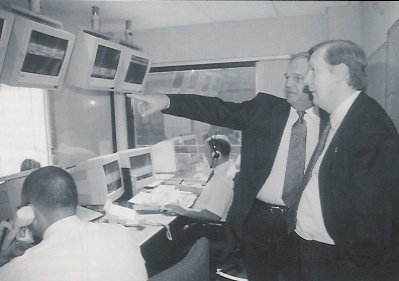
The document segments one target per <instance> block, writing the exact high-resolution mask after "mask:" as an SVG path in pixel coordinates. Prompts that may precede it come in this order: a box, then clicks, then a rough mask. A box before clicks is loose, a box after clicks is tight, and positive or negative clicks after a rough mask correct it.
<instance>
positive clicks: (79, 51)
mask: <svg viewBox="0 0 399 281" xmlns="http://www.w3.org/2000/svg"><path fill="white" fill-rule="evenodd" d="M122 52H123V46H122V45H120V44H118V43H116V42H113V41H112V38H110V37H107V36H105V35H103V34H100V33H96V32H94V31H91V30H85V29H82V30H79V32H78V35H77V37H76V44H75V47H74V49H73V53H72V56H71V62H70V65H69V68H68V73H67V76H66V80H67V82H68V84H70V85H72V86H76V87H79V88H83V89H92V90H104V91H111V90H114V89H115V84H116V81H117V78H118V77H119V76H120V75H121V73H120V72H121V71H122V67H121V57H122Z"/></svg>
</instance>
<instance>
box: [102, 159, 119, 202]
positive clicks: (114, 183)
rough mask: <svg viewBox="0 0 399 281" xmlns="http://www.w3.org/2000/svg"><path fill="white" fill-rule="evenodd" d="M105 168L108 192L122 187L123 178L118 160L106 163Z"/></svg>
mask: <svg viewBox="0 0 399 281" xmlns="http://www.w3.org/2000/svg"><path fill="white" fill-rule="evenodd" d="M103 169H104V173H105V178H106V184H107V191H108V194H110V193H112V192H114V191H116V190H118V189H119V188H121V187H122V178H121V173H120V170H119V163H118V161H113V162H111V163H108V164H105V165H104V166H103Z"/></svg>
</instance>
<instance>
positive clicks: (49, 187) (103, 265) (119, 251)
mask: <svg viewBox="0 0 399 281" xmlns="http://www.w3.org/2000/svg"><path fill="white" fill-rule="evenodd" d="M77 198H78V195H77V190H76V185H75V183H74V181H73V178H72V177H71V176H70V174H69V173H68V172H66V171H65V170H63V169H61V168H57V167H53V166H48V167H44V168H40V169H38V170H35V171H34V172H32V173H31V174H30V175H29V176H28V177H27V178H26V179H25V181H24V183H23V188H22V195H21V202H22V203H23V204H24V205H26V206H25V207H23V208H24V209H22V208H21V210H20V211H22V210H24V211H25V215H26V214H29V215H26V216H25V218H24V220H25V224H24V225H25V226H26V227H27V228H28V229H29V231H31V233H32V234H33V237H34V238H35V240H36V241H40V242H39V243H38V244H37V245H35V246H33V247H31V248H29V249H28V250H26V251H25V253H23V254H22V255H21V256H19V257H13V248H14V245H15V243H17V241H16V239H15V238H16V235H17V234H18V232H20V231H21V229H19V227H21V226H23V225H22V223H20V222H21V221H23V220H22V219H21V218H20V216H18V214H20V213H19V212H17V218H16V220H15V221H14V223H13V224H12V223H7V222H4V221H3V222H1V224H0V231H1V232H3V230H4V228H7V229H8V234H7V236H6V239H5V240H4V243H3V247H2V248H1V252H0V260H1V262H2V263H0V265H1V264H4V265H3V266H2V267H0V276H1V278H0V279H1V280H2V281H8V280H12V281H19V280H21V281H22V280H24V281H25V280H31V281H36V280H37V281H39V280H40V281H43V280H52V281H54V280H57V281H64V280H65V281H66V280H74V281H83V280H84V281H92V280H93V281H94V280H96V281H102V280H104V281H105V280H107V281H108V280H118V281H121V280H122V281H123V280H126V281H128V280H129V281H144V280H147V278H148V276H147V271H146V268H145V262H144V260H143V258H142V255H141V252H140V248H139V245H138V243H137V242H136V240H135V239H134V237H132V234H131V232H130V231H129V230H127V229H126V228H124V227H123V226H120V225H112V224H102V223H91V222H84V221H81V220H80V219H79V218H78V217H77V216H76V207H77ZM28 218H29V219H28Z"/></svg>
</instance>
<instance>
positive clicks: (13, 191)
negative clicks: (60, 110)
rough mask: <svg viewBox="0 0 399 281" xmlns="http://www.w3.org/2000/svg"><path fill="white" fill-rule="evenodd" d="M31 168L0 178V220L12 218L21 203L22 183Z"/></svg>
mask: <svg viewBox="0 0 399 281" xmlns="http://www.w3.org/2000/svg"><path fill="white" fill-rule="evenodd" d="M31 172H32V170H29V171H24V172H21V173H17V174H13V175H9V176H6V177H3V178H1V179H0V221H1V220H6V219H8V218H9V219H12V218H13V217H14V215H15V213H16V211H17V207H18V206H19V205H21V192H22V184H23V183H24V181H25V178H26V177H27V176H28V175H29V174H30V173H31Z"/></svg>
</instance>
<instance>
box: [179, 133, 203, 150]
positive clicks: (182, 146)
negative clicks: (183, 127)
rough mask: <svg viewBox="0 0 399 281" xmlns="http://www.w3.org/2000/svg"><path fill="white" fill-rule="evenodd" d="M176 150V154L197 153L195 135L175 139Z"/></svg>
mask: <svg viewBox="0 0 399 281" xmlns="http://www.w3.org/2000/svg"><path fill="white" fill-rule="evenodd" d="M176 139H177V144H176V146H178V148H177V149H176V152H177V153H197V152H198V147H197V138H196V136H195V135H185V136H179V137H176Z"/></svg>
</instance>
